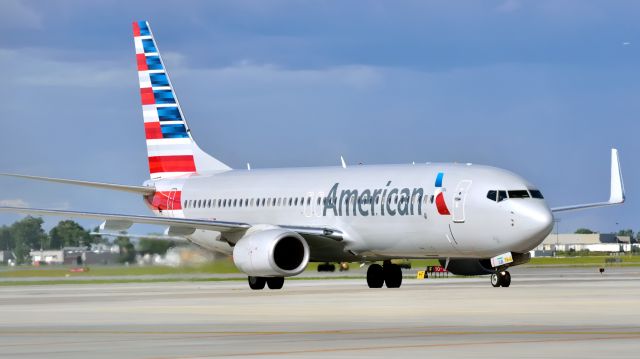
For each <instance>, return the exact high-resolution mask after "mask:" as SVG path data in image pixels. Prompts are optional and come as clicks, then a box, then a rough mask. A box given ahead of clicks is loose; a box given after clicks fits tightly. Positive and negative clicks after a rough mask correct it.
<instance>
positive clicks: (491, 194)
mask: <svg viewBox="0 0 640 359" xmlns="http://www.w3.org/2000/svg"><path fill="white" fill-rule="evenodd" d="M497 196H498V191H489V192H487V198H489V199H490V200H492V201H495V200H496V199H497Z"/></svg>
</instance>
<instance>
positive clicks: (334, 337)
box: [0, 269, 640, 358]
mask: <svg viewBox="0 0 640 359" xmlns="http://www.w3.org/2000/svg"><path fill="white" fill-rule="evenodd" d="M558 271H559V272H560V273H561V274H562V276H559V275H555V274H554V273H556V274H557V273H558ZM638 271H639V269H609V270H608V271H607V273H606V274H605V275H604V276H600V275H599V274H596V273H595V271H594V270H592V269H589V270H575V269H566V270H558V269H555V270H546V269H545V270H543V269H540V270H538V269H528V270H524V271H521V273H518V271H517V270H514V271H512V274H513V283H512V287H510V288H492V287H490V285H489V283H488V278H469V279H466V278H465V279H460V278H452V279H435V280H424V281H418V280H405V283H404V284H403V286H402V288H400V289H377V290H372V289H368V288H366V286H365V284H364V281H363V280H362V279H348V280H296V281H288V282H286V283H285V289H283V290H281V291H269V290H264V291H261V292H254V291H250V290H249V289H248V288H247V286H246V284H245V283H244V282H200V283H195V282H194V283H152V284H108V285H89V284H86V285H48V286H24V287H2V288H0V357H11V358H15V357H19V358H26V357H47V358H111V357H117V358H199V357H249V358H279V357H283V356H284V357H291V358H300V357H304V358H326V357H328V356H331V357H339V358H340V357H357V358H387V357H391V356H396V357H397V358H410V357H422V358H424V357H442V358H470V357H473V358H503V357H517V358H602V357H616V358H637V357H638V356H639V355H640V306H639V304H640V273H638Z"/></svg>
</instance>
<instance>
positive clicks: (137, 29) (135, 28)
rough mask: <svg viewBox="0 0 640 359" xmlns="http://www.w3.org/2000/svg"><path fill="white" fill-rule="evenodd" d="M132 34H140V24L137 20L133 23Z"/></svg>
mask: <svg viewBox="0 0 640 359" xmlns="http://www.w3.org/2000/svg"><path fill="white" fill-rule="evenodd" d="M133 36H140V25H138V23H137V22H134V23H133Z"/></svg>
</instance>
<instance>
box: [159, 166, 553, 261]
mask: <svg viewBox="0 0 640 359" xmlns="http://www.w3.org/2000/svg"><path fill="white" fill-rule="evenodd" d="M153 185H154V186H155V187H156V188H157V189H159V192H158V194H156V198H155V199H156V200H155V203H154V201H153V199H150V200H149V201H148V203H150V206H151V208H152V209H153V210H154V211H155V212H156V214H158V215H162V216H169V217H181V218H194V219H208V220H218V221H243V222H246V223H251V224H252V225H254V226H259V225H261V224H264V225H265V226H266V225H280V224H282V225H284V224H288V225H290V224H295V225H298V226H312V227H322V226H326V227H329V228H337V229H339V230H340V231H342V232H343V234H344V241H343V242H341V243H337V242H336V243H330V244H325V245H324V246H318V245H316V246H313V248H315V251H313V252H312V253H311V259H312V260H315V261H329V260H331V261H336V260H363V259H372V260H373V259H384V258H443V257H457V258H463V257H474V258H477V257H479V256H481V257H492V256H495V255H498V254H501V253H505V252H520V253H524V252H527V251H529V250H531V249H532V248H534V247H536V246H537V245H538V244H539V243H540V242H542V240H543V239H544V238H545V237H546V236H547V235H548V233H549V232H550V231H551V228H552V223H553V222H552V215H551V212H550V210H549V208H548V206H547V205H546V203H545V201H544V200H543V199H541V198H531V196H530V195H529V196H527V198H506V199H504V200H502V201H500V202H498V201H497V200H495V199H493V200H492V199H490V198H488V194H489V192H490V191H496V192H498V191H506V193H509V191H529V190H533V189H535V187H533V186H532V185H531V184H529V183H528V182H527V181H525V180H524V179H522V178H521V177H519V176H517V175H515V174H513V173H511V172H508V171H505V170H502V169H498V168H493V167H487V166H478V165H470V164H468V165H467V164H442V163H437V164H416V165H373V166H351V167H347V168H341V167H318V168H292V169H267V170H232V171H227V172H222V173H217V174H211V175H191V176H187V177H184V178H176V179H171V180H161V181H155V182H154V183H153ZM189 238H190V239H191V240H192V241H193V242H194V243H196V244H200V245H202V246H204V247H207V248H210V249H214V250H218V251H221V252H225V253H231V251H232V248H231V246H229V243H228V241H221V240H220V238H219V236H218V234H217V233H212V232H210V231H202V230H199V231H196V232H195V233H193V234H192V235H190V236H189ZM324 242H326V240H325V241H324ZM230 244H231V245H232V244H233V243H230Z"/></svg>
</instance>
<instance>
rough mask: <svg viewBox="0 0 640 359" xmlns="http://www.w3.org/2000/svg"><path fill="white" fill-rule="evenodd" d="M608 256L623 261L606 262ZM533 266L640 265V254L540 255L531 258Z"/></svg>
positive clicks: (530, 263)
mask: <svg viewBox="0 0 640 359" xmlns="http://www.w3.org/2000/svg"><path fill="white" fill-rule="evenodd" d="M607 258H620V259H622V263H605V260H606V259H607ZM528 264H529V265H531V266H554V265H557V266H576V267H579V266H590V265H594V266H595V265H597V266H640V256H635V255H622V256H617V257H613V256H582V257H580V256H575V257H540V258H531V262H529V263H528Z"/></svg>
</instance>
